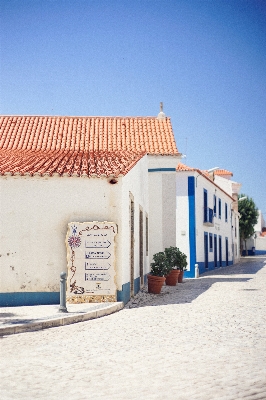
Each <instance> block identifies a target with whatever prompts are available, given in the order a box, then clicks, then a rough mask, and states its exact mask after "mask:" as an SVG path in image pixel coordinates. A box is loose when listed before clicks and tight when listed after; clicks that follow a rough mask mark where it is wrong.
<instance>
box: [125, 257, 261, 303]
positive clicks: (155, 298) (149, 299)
mask: <svg viewBox="0 0 266 400" xmlns="http://www.w3.org/2000/svg"><path fill="white" fill-rule="evenodd" d="M263 266H265V264H264V261H263V260H262V261H260V262H256V263H254V262H251V261H250V260H245V261H244V262H243V263H242V262H241V263H239V264H236V265H233V266H231V267H226V268H224V267H223V268H219V269H216V270H212V271H210V272H205V273H204V274H202V275H200V277H199V278H198V279H185V280H184V282H183V283H178V284H177V285H176V286H166V285H165V286H163V288H162V292H161V294H159V295H155V294H150V293H148V291H147V286H145V287H144V288H143V289H142V290H141V291H140V292H139V293H138V295H137V296H136V297H135V298H132V299H131V300H130V301H129V302H128V303H127V304H126V306H125V309H129V308H138V307H149V306H163V305H169V304H185V303H191V302H192V301H193V300H195V299H196V298H197V297H199V296H200V295H201V294H202V293H204V292H206V291H207V290H208V289H209V288H210V287H211V286H212V285H213V284H214V283H223V282H226V283H233V282H240V283H243V282H248V281H249V280H250V279H251V278H250V277H247V278H236V277H234V275H244V274H248V275H253V274H256V273H257V272H258V271H259V270H260V269H261V268H263ZM223 276H224V277H223ZM240 290H255V289H245V288H244V289H243V288H240Z"/></svg>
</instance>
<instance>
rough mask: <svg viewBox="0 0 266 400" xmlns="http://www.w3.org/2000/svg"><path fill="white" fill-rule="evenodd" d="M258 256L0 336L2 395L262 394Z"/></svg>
mask: <svg viewBox="0 0 266 400" xmlns="http://www.w3.org/2000/svg"><path fill="white" fill-rule="evenodd" d="M265 305H266V258H263V257H256V258H246V259H241V262H240V263H239V264H237V265H235V266H231V267H227V268H222V269H218V270H215V271H211V272H208V273H205V274H204V275H202V276H201V277H200V278H199V279H197V280H185V281H184V283H183V284H178V285H177V286H176V287H168V286H165V287H164V288H163V292H162V294H161V295H148V294H147V293H146V289H144V290H143V291H142V292H141V293H139V295H138V296H136V297H135V298H134V299H133V300H131V302H130V303H128V304H127V305H126V307H125V308H124V309H123V310H121V311H119V312H117V313H115V314H112V315H109V316H106V317H103V318H99V319H95V320H91V321H87V322H83V323H77V324H73V325H68V326H63V327H57V328H51V329H47V330H44V331H36V332H27V333H21V334H15V335H11V336H4V337H2V338H1V339H0V344H1V350H0V351H1V383H0V385H1V389H0V398H1V399H2V400H11V399H16V400H19V399H27V400H31V399H49V400H54V399H59V398H60V399H73V400H76V399H79V400H86V399H92V400H97V399H106V400H109V399H110V400H113V399H114V400H118V399H121V400H128V399H129V400H130V399H132V400H133V399H134V400H135V399H136V400H139V399H140V400H142V399H145V400H146V399H147V400H149V399H160V400H165V399H167V400H168V399H169V400H179V399H180V400H181V399H182V400H183V399H184V400H188V399H189V400H196V399H200V400H213V399H219V400H220V399H221V400H222V399H224V400H236V399H241V400H242V399H244V400H248V399H252V400H258V399H261V400H265V399H266V321H265V319H266V310H265V308H266V306H265Z"/></svg>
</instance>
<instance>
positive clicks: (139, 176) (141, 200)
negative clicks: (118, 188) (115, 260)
mask: <svg viewBox="0 0 266 400" xmlns="http://www.w3.org/2000/svg"><path fill="white" fill-rule="evenodd" d="M147 162H148V160H147V156H144V157H143V158H142V159H141V160H140V161H139V162H138V163H137V165H136V166H135V167H134V168H133V169H132V170H131V171H129V173H128V174H127V175H125V176H124V178H123V179H122V199H121V226H122V232H123V235H122V237H121V251H122V254H121V263H122V266H121V270H122V271H123V272H122V277H123V282H122V283H127V282H130V208H129V206H130V196H129V193H131V194H132V196H133V197H134V208H135V213H134V233H135V234H134V237H135V243H134V278H138V277H139V262H140V260H139V210H140V207H141V208H142V210H143V250H144V271H143V273H144V275H145V274H147V273H148V270H149V260H148V256H146V225H145V224H146V214H147V215H148V218H149V194H148V163H147ZM119 290H121V288H120V287H119Z"/></svg>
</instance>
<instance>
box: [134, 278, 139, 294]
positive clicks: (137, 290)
mask: <svg viewBox="0 0 266 400" xmlns="http://www.w3.org/2000/svg"><path fill="white" fill-rule="evenodd" d="M139 291H140V278H136V279H134V295H135V294H137V293H138V292H139Z"/></svg>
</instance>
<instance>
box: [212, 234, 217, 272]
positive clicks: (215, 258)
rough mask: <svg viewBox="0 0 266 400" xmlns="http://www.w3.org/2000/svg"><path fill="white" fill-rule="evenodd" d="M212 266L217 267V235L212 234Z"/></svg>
mask: <svg viewBox="0 0 266 400" xmlns="http://www.w3.org/2000/svg"><path fill="white" fill-rule="evenodd" d="M213 251H214V268H217V236H216V235H214V250H213Z"/></svg>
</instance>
